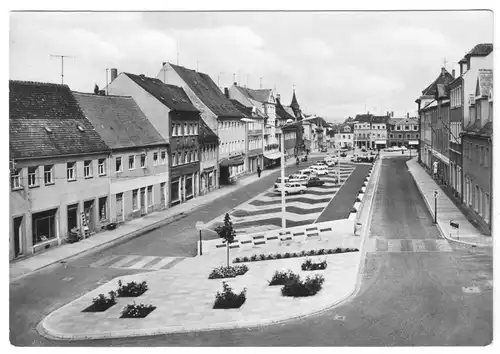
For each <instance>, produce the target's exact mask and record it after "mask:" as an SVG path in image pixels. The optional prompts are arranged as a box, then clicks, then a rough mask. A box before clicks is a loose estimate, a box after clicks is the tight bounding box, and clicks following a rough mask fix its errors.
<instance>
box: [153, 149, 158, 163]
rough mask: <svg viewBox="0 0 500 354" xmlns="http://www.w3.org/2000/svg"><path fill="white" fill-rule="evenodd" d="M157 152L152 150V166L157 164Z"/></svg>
mask: <svg viewBox="0 0 500 354" xmlns="http://www.w3.org/2000/svg"><path fill="white" fill-rule="evenodd" d="M158 162H159V161H158V152H156V151H155V152H153V166H157V165H158Z"/></svg>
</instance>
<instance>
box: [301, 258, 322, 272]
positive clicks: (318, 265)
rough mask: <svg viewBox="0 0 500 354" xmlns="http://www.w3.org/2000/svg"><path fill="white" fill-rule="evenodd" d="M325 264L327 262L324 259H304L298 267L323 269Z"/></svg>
mask: <svg viewBox="0 0 500 354" xmlns="http://www.w3.org/2000/svg"><path fill="white" fill-rule="evenodd" d="M327 265H328V263H326V260H324V261H322V262H313V261H311V260H310V259H306V260H305V261H304V262H302V265H301V266H300V267H301V269H302V270H325V269H326V266H327Z"/></svg>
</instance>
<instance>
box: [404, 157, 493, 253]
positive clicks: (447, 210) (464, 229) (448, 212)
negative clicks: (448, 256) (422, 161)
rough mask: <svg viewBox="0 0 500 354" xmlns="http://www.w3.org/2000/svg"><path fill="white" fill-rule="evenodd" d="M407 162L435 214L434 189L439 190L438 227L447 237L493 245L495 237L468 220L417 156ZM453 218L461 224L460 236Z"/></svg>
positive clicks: (427, 203) (424, 197)
mask: <svg viewBox="0 0 500 354" xmlns="http://www.w3.org/2000/svg"><path fill="white" fill-rule="evenodd" d="M406 164H407V166H408V170H409V171H410V174H411V175H412V176H413V179H414V180H415V183H416V185H417V187H418V189H419V191H420V193H421V194H422V197H423V199H424V201H425V204H426V205H427V208H428V209H429V211H430V212H431V214H432V215H434V191H435V190H437V191H439V194H438V198H437V205H438V208H437V209H438V214H437V227H438V229H439V232H440V233H441V235H442V236H443V237H444V238H445V239H447V240H449V241H453V242H458V243H463V244H469V245H476V246H484V247H492V246H493V238H492V237H489V236H485V235H483V234H481V233H480V232H479V231H478V230H477V229H476V228H475V227H474V225H472V224H471V223H470V222H469V220H467V218H466V217H465V215H464V214H463V213H462V212H461V211H460V209H458V208H457V206H456V205H455V204H454V203H453V202H452V201H451V200H450V198H448V196H447V195H446V194H445V193H444V192H442V191H441V190H440V188H439V186H438V184H437V183H436V182H435V181H434V180H433V179H432V178H431V177H430V176H429V175H428V174H427V172H426V171H425V170H424V169H423V168H422V167H421V166H420V165H419V164H418V162H417V158H416V157H415V158H413V159H411V160H408V161H407V162H406ZM452 220H453V222H455V223H458V224H459V227H460V228H459V231H460V233H459V235H458V237H457V230H456V229H454V228H452V227H451V226H450V221H452Z"/></svg>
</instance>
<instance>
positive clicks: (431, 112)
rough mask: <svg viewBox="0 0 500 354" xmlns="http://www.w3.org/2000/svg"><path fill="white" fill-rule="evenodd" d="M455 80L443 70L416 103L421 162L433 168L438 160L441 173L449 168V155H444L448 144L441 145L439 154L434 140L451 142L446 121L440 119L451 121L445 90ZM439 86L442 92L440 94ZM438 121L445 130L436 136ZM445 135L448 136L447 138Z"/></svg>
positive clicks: (441, 130)
mask: <svg viewBox="0 0 500 354" xmlns="http://www.w3.org/2000/svg"><path fill="white" fill-rule="evenodd" d="M453 80H454V78H453V76H452V75H451V74H450V73H449V72H448V71H447V70H446V69H445V68H442V69H441V72H440V73H439V76H438V77H437V78H436V79H435V80H434V81H433V82H432V83H431V84H430V85H429V86H427V87H426V88H425V89H424V90H423V91H422V95H421V96H420V97H419V98H418V99H417V100H416V101H415V102H416V103H417V104H418V114H419V123H420V124H419V125H420V142H419V146H420V150H419V161H422V162H423V163H424V164H425V165H426V166H427V167H428V168H431V167H432V164H433V162H434V160H435V159H437V160H439V161H438V164H440V168H441V170H439V171H442V169H443V168H445V166H449V161H447V159H448V157H447V153H446V155H443V153H442V152H446V149H445V148H444V146H445V145H446V143H442V142H441V143H442V144H441V143H440V144H441V145H442V148H441V152H439V151H437V150H436V149H435V148H434V143H435V141H434V139H435V138H436V137H437V136H439V137H442V139H446V140H449V138H447V136H448V135H446V133H445V132H446V130H443V129H445V128H444V124H442V123H443V122H444V120H442V119H439V117H440V116H442V117H443V119H445V120H446V121H449V118H448V117H449V114H445V111H446V109H447V108H449V102H446V100H447V97H448V96H447V95H448V94H447V92H446V89H445V88H446V85H448V84H449V83H451V82H452V81H453ZM438 85H439V87H440V89H439V91H440V92H438ZM443 88H444V89H443ZM438 120H439V121H440V124H441V125H442V128H443V129H440V133H439V134H438V135H436V132H435V130H436V125H435V124H437V122H438ZM443 132H444V133H443ZM443 134H444V135H446V138H445V137H444V135H443ZM441 145H440V146H441ZM439 171H438V172H439Z"/></svg>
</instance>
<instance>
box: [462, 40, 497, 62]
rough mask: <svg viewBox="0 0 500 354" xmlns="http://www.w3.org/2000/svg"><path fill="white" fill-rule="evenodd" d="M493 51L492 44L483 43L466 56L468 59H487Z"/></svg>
mask: <svg viewBox="0 0 500 354" xmlns="http://www.w3.org/2000/svg"><path fill="white" fill-rule="evenodd" d="M492 51H493V44H492V43H481V44H477V45H476V46H475V47H474V48H472V49H471V50H470V52H468V53H467V54H465V58H468V57H485V56H487V55H488V54H490V53H491V52H492Z"/></svg>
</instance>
